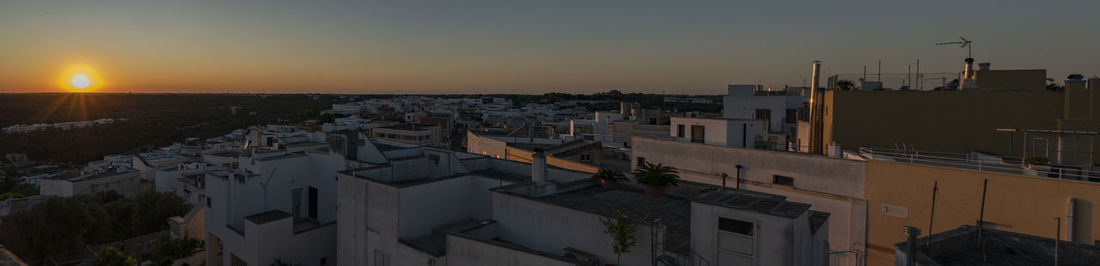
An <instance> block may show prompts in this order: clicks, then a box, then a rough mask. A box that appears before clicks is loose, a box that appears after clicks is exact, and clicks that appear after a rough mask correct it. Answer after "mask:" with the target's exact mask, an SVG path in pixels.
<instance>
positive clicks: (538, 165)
mask: <svg viewBox="0 0 1100 266" xmlns="http://www.w3.org/2000/svg"><path fill="white" fill-rule="evenodd" d="M531 181H535V183H542V182H546V154H545V153H544V152H543V151H542V148H535V153H533V154H531Z"/></svg>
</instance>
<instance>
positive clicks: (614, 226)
mask: <svg viewBox="0 0 1100 266" xmlns="http://www.w3.org/2000/svg"><path fill="white" fill-rule="evenodd" d="M600 223H603V227H604V230H603V232H604V233H606V234H608V235H610V236H611V251H612V252H615V264H616V265H618V264H619V263H620V261H622V257H623V253H627V252H630V249H631V248H633V247H634V245H636V244H638V238H637V237H636V236H635V235H634V234H635V233H637V232H638V224H636V223H634V222H633V221H630V218H627V217H626V215H623V212H622V211H619V210H616V211H615V214H614V215H612V216H609V217H601V218H600Z"/></svg>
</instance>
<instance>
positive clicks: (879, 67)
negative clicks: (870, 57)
mask: <svg viewBox="0 0 1100 266" xmlns="http://www.w3.org/2000/svg"><path fill="white" fill-rule="evenodd" d="M875 75H877V76H878V81H879V82H882V60H881V59H880V60H878V73H875Z"/></svg>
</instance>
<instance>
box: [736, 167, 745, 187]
mask: <svg viewBox="0 0 1100 266" xmlns="http://www.w3.org/2000/svg"><path fill="white" fill-rule="evenodd" d="M735 167H737V190H741V167H743V166H741V165H740V164H738V165H736V166H735Z"/></svg>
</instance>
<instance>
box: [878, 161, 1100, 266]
mask: <svg viewBox="0 0 1100 266" xmlns="http://www.w3.org/2000/svg"><path fill="white" fill-rule="evenodd" d="M866 167H867V168H866V176H865V181H864V182H865V183H866V197H867V202H868V208H867V209H868V214H867V219H868V221H867V227H868V228H867V238H868V239H867V242H868V250H869V251H868V258H867V262H868V265H894V259H893V254H894V253H893V247H894V244H896V243H899V242H902V241H905V234H904V233H903V231H902V230H903V228H904V226H916V227H919V228H921V231H922V234H924V235H927V234H928V233H929V232H931V233H938V232H943V231H946V230H950V229H954V228H957V227H959V226H960V225H975V224H976V223H977V220H978V214H979V209H980V207H981V200H982V197H981V196H982V181H983V180H985V179H988V180H989V186H988V190H987V194H986V204H985V221H986V222H992V223H995V224H997V225H1003V226H1006V229H1004V230H1008V231H1014V232H1019V233H1024V234H1029V235H1037V236H1042V237H1048V238H1054V237H1055V231H1056V230H1057V229H1056V226H1057V223H1056V222H1055V219H1054V217H1062V236H1061V238H1062V239H1063V240H1065V239H1067V237H1068V236H1069V232H1068V230H1067V220H1066V217H1067V211H1068V209H1069V207H1068V205H1069V202H1070V198H1076V199H1078V200H1081V201H1082V203H1081V204H1079V205H1078V209H1077V210H1076V212H1075V213H1076V219H1079V221H1078V222H1077V223H1076V224H1078V225H1086V226H1079V227H1077V228H1076V229H1075V230H1078V231H1077V233H1076V234H1075V235H1077V236H1078V239H1074V241H1075V242H1079V243H1088V244H1093V243H1094V241H1097V240H1100V212H1096V211H1095V210H1094V209H1095V208H1096V207H1098V206H1100V205H1097V204H1100V184H1097V183H1088V182H1079V181H1063V180H1055V179H1048V178H1039V177H1028V176H1021V175H1010V174H999V173H990V172H979V171H972V170H963V169H955V168H943V167H933V166H924V165H911V164H905V163H896V162H885V161H868V162H867V163H866ZM936 180H938V181H939V193H938V194H937V199H936V212H935V222H934V225H933V230H929V229H928V222H929V217H930V215H931V200H932V186H933V182H935V181H936ZM883 204H889V205H894V206H900V207H904V208H906V209H907V210H908V215H907V218H899V217H895V216H890V215H886V214H883V211H882V208H883ZM1082 205H1084V206H1085V207H1081V206H1082ZM999 229H1000V228H999ZM1083 238H1087V239H1083Z"/></svg>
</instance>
